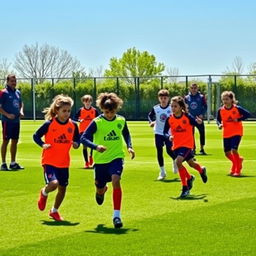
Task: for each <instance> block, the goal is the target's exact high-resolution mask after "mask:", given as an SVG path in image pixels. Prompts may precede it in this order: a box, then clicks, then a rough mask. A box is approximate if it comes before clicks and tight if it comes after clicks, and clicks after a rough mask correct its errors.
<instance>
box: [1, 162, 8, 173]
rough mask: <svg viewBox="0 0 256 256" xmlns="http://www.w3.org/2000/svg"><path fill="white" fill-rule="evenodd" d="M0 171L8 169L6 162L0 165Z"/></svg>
mask: <svg viewBox="0 0 256 256" xmlns="http://www.w3.org/2000/svg"><path fill="white" fill-rule="evenodd" d="M1 171H10V170H9V169H8V167H7V164H5V163H4V164H2V165H1Z"/></svg>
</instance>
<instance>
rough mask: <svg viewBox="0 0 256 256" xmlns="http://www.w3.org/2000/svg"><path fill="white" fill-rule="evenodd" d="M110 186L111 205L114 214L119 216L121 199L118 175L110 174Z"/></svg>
mask: <svg viewBox="0 0 256 256" xmlns="http://www.w3.org/2000/svg"><path fill="white" fill-rule="evenodd" d="M112 186H113V206H114V216H113V218H115V217H118V218H120V210H121V201H122V189H121V184H120V176H119V175H116V174H113V175H112Z"/></svg>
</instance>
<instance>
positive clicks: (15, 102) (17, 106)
mask: <svg viewBox="0 0 256 256" xmlns="http://www.w3.org/2000/svg"><path fill="white" fill-rule="evenodd" d="M12 104H13V106H14V107H15V108H20V102H19V101H18V100H16V99H14V100H13V102H12Z"/></svg>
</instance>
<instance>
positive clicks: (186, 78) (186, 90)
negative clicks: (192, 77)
mask: <svg viewBox="0 0 256 256" xmlns="http://www.w3.org/2000/svg"><path fill="white" fill-rule="evenodd" d="M187 90H188V76H186V91H187Z"/></svg>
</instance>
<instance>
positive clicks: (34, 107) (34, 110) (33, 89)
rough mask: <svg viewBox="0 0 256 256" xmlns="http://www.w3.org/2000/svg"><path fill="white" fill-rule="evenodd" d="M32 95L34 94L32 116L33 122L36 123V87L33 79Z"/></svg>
mask: <svg viewBox="0 0 256 256" xmlns="http://www.w3.org/2000/svg"><path fill="white" fill-rule="evenodd" d="M30 83H31V93H32V115H33V120H34V121H36V94H35V85H34V78H31V82H30Z"/></svg>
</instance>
